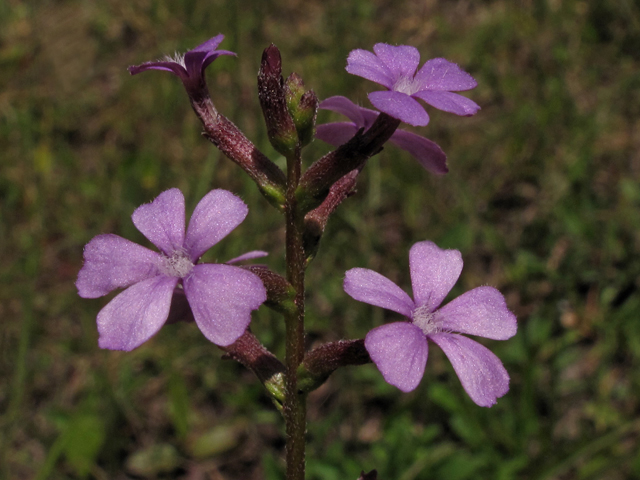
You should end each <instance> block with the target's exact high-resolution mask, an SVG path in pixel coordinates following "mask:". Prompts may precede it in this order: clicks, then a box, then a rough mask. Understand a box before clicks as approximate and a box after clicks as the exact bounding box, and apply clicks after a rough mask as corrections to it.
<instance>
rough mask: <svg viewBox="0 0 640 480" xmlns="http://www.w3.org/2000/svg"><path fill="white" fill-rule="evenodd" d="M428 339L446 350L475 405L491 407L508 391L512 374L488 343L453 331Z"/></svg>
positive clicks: (431, 336)
mask: <svg viewBox="0 0 640 480" xmlns="http://www.w3.org/2000/svg"><path fill="white" fill-rule="evenodd" d="M429 339H430V340H433V342H435V343H436V344H437V345H438V346H439V347H440V348H441V349H442V350H443V351H444V353H445V355H446V356H447V358H449V361H450V362H451V365H453V369H454V370H455V372H456V375H458V378H459V379H460V382H461V383H462V387H463V388H464V389H465V391H466V392H467V394H468V395H469V396H470V397H471V400H473V401H474V402H475V403H476V404H478V405H480V406H481V407H490V406H491V405H494V404H495V403H496V399H497V398H499V397H502V396H503V395H504V394H505V393H507V392H508V391H509V374H508V373H507V371H506V370H505V368H504V366H503V365H502V362H501V361H500V359H499V358H498V357H496V356H495V355H494V354H493V353H491V351H490V350H489V349H488V348H486V347H485V346H483V345H480V344H479V343H478V342H474V341H473V340H471V339H469V338H467V337H463V336H462V335H455V334H451V333H438V334H435V335H430V336H429Z"/></svg>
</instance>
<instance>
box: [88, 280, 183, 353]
mask: <svg viewBox="0 0 640 480" xmlns="http://www.w3.org/2000/svg"><path fill="white" fill-rule="evenodd" d="M177 283H178V279H177V278H172V277H166V276H164V275H158V276H156V277H153V278H148V279H146V280H143V281H141V282H139V283H136V284H135V285H132V286H131V287H129V288H127V289H126V290H125V291H124V292H122V293H120V294H119V295H117V296H116V297H114V299H113V300H111V301H110V302H109V303H107V305H106V306H105V307H104V308H103V309H102V310H100V313H98V332H99V334H100V338H99V340H98V344H99V345H100V348H107V349H109V350H125V351H127V352H128V351H131V350H133V349H134V348H136V347H139V346H140V345H142V344H143V343H144V342H146V341H147V340H149V339H150V338H151V337H152V336H153V335H155V334H156V333H157V332H158V330H160V328H161V327H162V325H164V323H165V322H166V320H167V317H168V316H169V307H170V306H171V297H172V295H173V289H174V288H175V286H176V285H177Z"/></svg>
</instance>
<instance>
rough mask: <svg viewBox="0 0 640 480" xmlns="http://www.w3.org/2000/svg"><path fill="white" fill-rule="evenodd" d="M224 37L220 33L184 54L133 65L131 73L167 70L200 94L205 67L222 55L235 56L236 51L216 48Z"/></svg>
mask: <svg viewBox="0 0 640 480" xmlns="http://www.w3.org/2000/svg"><path fill="white" fill-rule="evenodd" d="M223 39H224V35H222V34H218V35H216V36H215V37H213V38H211V39H209V40H207V41H206V42H204V43H203V44H202V45H198V46H197V47H196V48H194V49H193V50H189V51H188V52H187V53H185V54H184V55H180V54H176V55H175V56H174V57H169V56H167V57H165V59H164V60H158V61H155V62H145V63H143V64H141V65H135V66H134V65H132V66H130V67H129V73H131V75H136V74H138V73H140V72H144V71H146V70H165V71H167V72H171V73H173V74H174V75H177V76H178V77H180V80H182V83H183V84H184V86H185V88H186V89H187V92H188V93H190V94H198V93H199V92H201V91H202V89H203V88H206V87H205V86H206V82H205V79H204V69H205V68H207V67H208V66H209V65H210V64H211V62H213V61H214V60H215V59H216V58H218V57H219V56H220V55H234V56H235V53H233V52H230V51H228V50H216V47H217V46H218V45H220V43H221V42H222V40H223Z"/></svg>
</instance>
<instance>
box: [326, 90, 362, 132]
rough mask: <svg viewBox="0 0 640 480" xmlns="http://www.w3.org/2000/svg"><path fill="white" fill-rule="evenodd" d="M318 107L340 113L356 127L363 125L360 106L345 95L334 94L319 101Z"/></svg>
mask: <svg viewBox="0 0 640 480" xmlns="http://www.w3.org/2000/svg"><path fill="white" fill-rule="evenodd" d="M318 108H319V109H321V110H331V111H332V112H337V113H341V114H342V115H344V116H345V117H347V118H348V119H349V120H351V121H352V122H353V123H355V124H356V127H357V128H362V127H364V126H365V124H364V118H363V116H362V113H361V110H362V108H361V107H359V106H357V105H356V104H355V103H353V102H352V101H351V100H349V99H348V98H347V97H343V96H341V95H335V96H333V97H329V98H326V99H324V100H323V101H321V102H320V104H319V105H318ZM329 143H331V142H329Z"/></svg>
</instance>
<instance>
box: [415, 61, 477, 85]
mask: <svg viewBox="0 0 640 480" xmlns="http://www.w3.org/2000/svg"><path fill="white" fill-rule="evenodd" d="M414 82H415V86H417V87H419V90H440V91H446V92H461V91H464V90H471V89H472V88H475V87H477V86H478V82H476V81H475V80H474V78H473V77H472V76H471V75H469V74H468V73H467V72H465V71H464V70H462V69H461V68H460V67H459V66H458V65H456V64H455V63H453V62H450V61H449V60H445V59H444V58H432V59H431V60H428V61H427V62H425V64H424V65H423V66H422V68H421V69H420V70H418V73H416V76H415V79H414Z"/></svg>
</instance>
